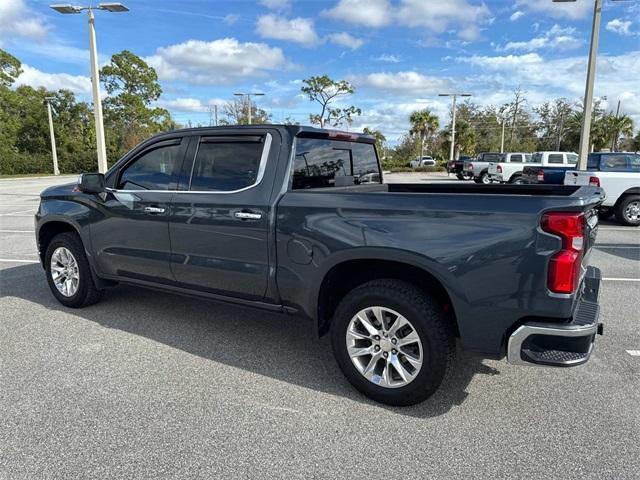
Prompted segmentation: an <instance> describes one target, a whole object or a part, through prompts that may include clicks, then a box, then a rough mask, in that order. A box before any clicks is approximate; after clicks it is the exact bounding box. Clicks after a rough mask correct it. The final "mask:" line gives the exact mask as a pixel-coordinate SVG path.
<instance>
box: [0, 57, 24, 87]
mask: <svg viewBox="0 0 640 480" xmlns="http://www.w3.org/2000/svg"><path fill="white" fill-rule="evenodd" d="M21 73H22V63H21V62H20V60H18V59H17V58H16V57H14V56H13V55H11V54H10V53H9V52H7V51H6V50H2V49H1V48H0V87H10V86H11V85H12V84H13V83H14V82H15V81H16V79H17V78H18V77H19V76H20V74H21Z"/></svg>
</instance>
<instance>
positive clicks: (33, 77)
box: [15, 63, 91, 94]
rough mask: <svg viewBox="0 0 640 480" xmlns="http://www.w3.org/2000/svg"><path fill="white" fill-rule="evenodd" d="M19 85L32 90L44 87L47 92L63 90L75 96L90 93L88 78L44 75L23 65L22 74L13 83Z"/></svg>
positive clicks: (54, 74)
mask: <svg viewBox="0 0 640 480" xmlns="http://www.w3.org/2000/svg"><path fill="white" fill-rule="evenodd" d="M20 85H29V86H31V87H33V88H38V87H44V88H46V89H47V90H59V89H61V88H64V89H67V90H71V91H72V92H74V93H77V94H89V93H90V92H91V80H90V79H89V77H84V76H82V75H69V74H68V73H45V72H42V71H40V70H38V69H37V68H34V67H31V66H29V65H26V64H24V63H23V64H22V73H21V74H20V76H19V77H18V78H17V80H16V82H15V86H20Z"/></svg>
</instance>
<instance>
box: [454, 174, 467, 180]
mask: <svg viewBox="0 0 640 480" xmlns="http://www.w3.org/2000/svg"><path fill="white" fill-rule="evenodd" d="M456 178H457V179H458V180H466V178H464V175H463V174H461V173H456Z"/></svg>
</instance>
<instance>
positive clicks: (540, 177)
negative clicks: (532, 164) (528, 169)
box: [538, 170, 544, 182]
mask: <svg viewBox="0 0 640 480" xmlns="http://www.w3.org/2000/svg"><path fill="white" fill-rule="evenodd" d="M538 182H544V170H538Z"/></svg>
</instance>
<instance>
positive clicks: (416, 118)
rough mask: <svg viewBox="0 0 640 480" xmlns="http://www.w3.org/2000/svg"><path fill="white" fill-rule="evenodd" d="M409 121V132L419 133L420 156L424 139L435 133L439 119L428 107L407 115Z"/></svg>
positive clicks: (422, 151)
mask: <svg viewBox="0 0 640 480" xmlns="http://www.w3.org/2000/svg"><path fill="white" fill-rule="evenodd" d="M409 121H410V122H411V130H410V132H411V133H412V134H418V135H420V140H421V144H420V156H421V157H422V156H423V155H424V139H425V137H427V136H431V135H433V134H434V133H436V131H437V130H438V128H439V127H440V121H439V120H438V117H437V116H436V115H435V114H433V113H432V112H431V110H429V109H428V108H425V109H424V110H417V111H415V112H413V113H412V114H411V116H410V117H409Z"/></svg>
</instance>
